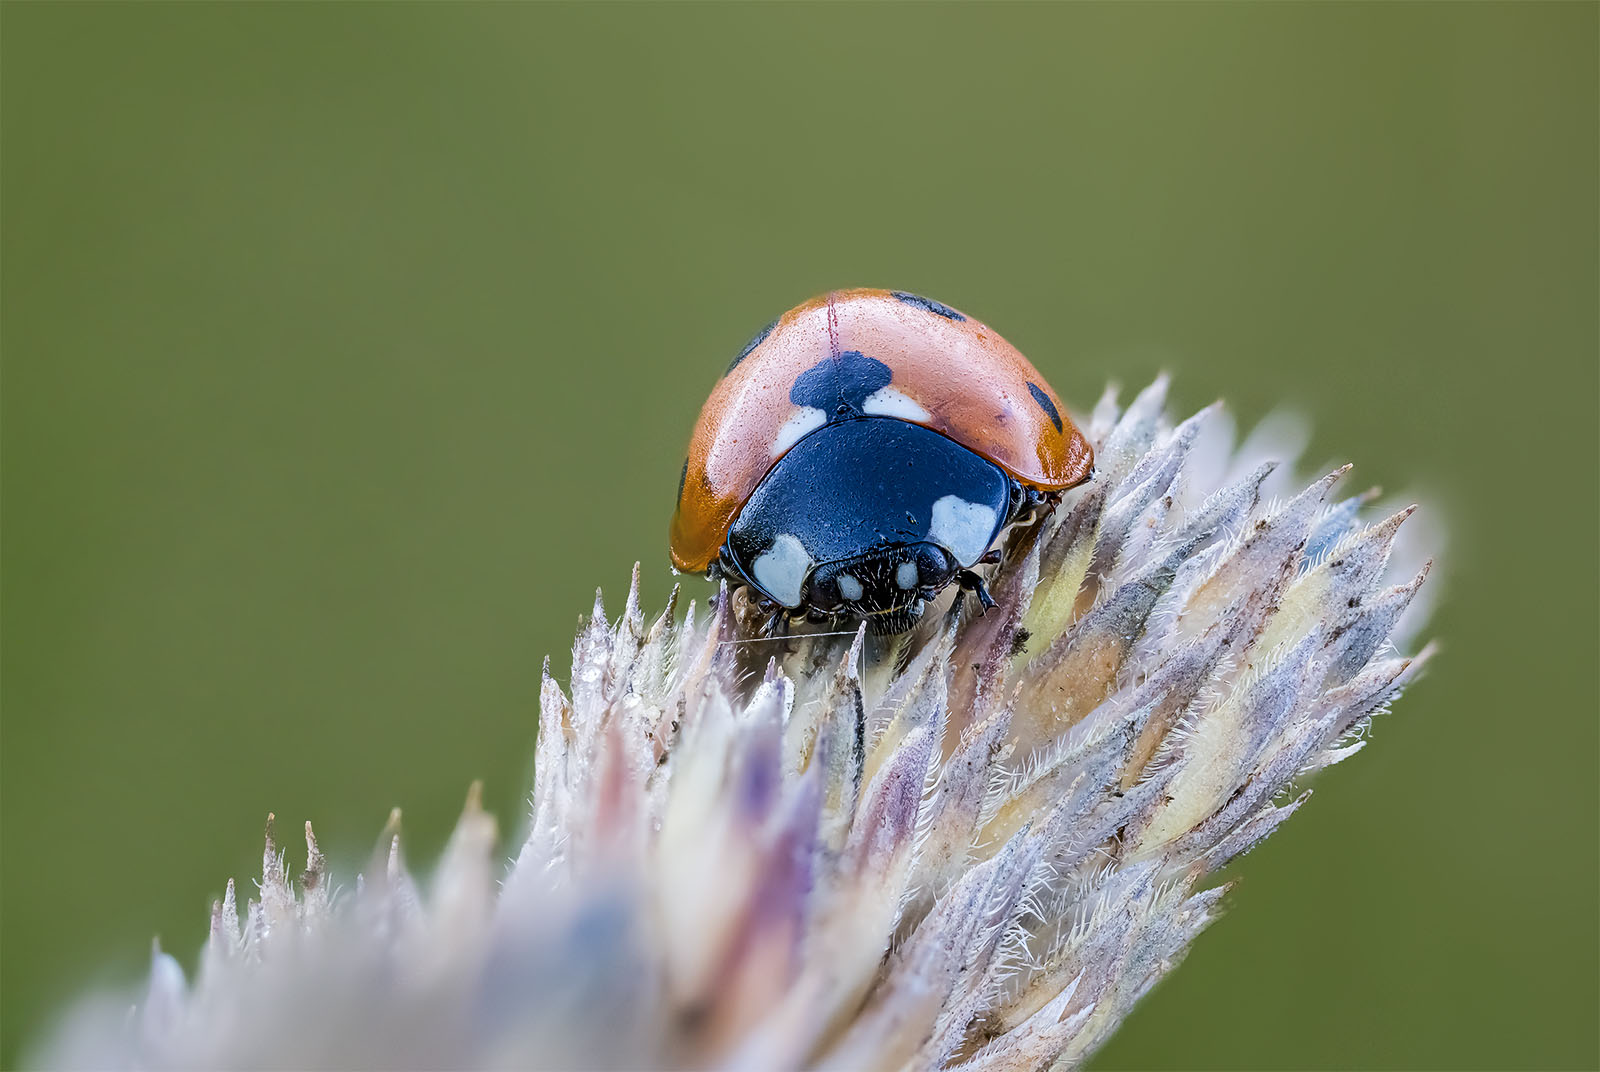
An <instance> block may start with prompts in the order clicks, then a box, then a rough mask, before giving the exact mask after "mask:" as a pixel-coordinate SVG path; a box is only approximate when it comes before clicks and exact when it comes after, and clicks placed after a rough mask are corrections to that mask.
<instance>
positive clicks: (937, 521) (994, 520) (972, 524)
mask: <svg viewBox="0 0 1600 1072" xmlns="http://www.w3.org/2000/svg"><path fill="white" fill-rule="evenodd" d="M999 520H1000V519H999V517H998V516H996V514H995V512H994V510H992V509H991V508H989V507H987V506H985V505H983V504H982V503H970V502H967V501H966V500H965V499H963V498H961V496H959V495H946V496H945V497H944V498H942V499H940V500H939V501H938V502H936V503H934V504H933V523H932V524H931V525H929V526H928V539H929V540H931V541H932V542H934V543H936V544H939V545H940V546H942V547H944V548H945V549H946V550H948V551H949V552H950V553H951V554H953V555H955V556H956V561H958V562H960V563H961V564H962V565H963V566H970V565H972V564H973V563H974V562H976V561H978V559H979V557H981V556H982V555H983V553H984V552H985V551H987V550H988V549H989V541H990V540H992V539H994V530H995V528H996V527H997V526H998V522H999Z"/></svg>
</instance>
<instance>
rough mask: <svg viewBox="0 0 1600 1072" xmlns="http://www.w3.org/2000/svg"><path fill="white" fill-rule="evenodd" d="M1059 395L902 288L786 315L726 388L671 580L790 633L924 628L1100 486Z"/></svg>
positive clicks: (719, 391) (677, 536)
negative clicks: (719, 581) (929, 613)
mask: <svg viewBox="0 0 1600 1072" xmlns="http://www.w3.org/2000/svg"><path fill="white" fill-rule="evenodd" d="M1093 468H1094V454H1093V451H1092V450H1091V449H1090V447H1089V443H1088V441H1087V440H1086V439H1084V437H1083V435H1082V434H1081V433H1080V432H1079V431H1078V429H1077V428H1076V427H1074V426H1073V424H1072V421H1071V420H1070V419H1069V418H1068V417H1067V415H1066V413H1065V412H1064V409H1063V407H1062V405H1061V400H1060V399H1059V398H1058V397H1057V396H1056V393H1055V392H1054V391H1052V390H1051V389H1050V385H1049V384H1047V383H1045V381H1044V377H1042V376H1040V375H1039V373H1038V371H1037V370H1036V369H1034V367H1033V365H1031V364H1029V362H1028V359H1027V358H1025V357H1023V356H1022V354H1021V353H1019V352H1018V351H1017V350H1016V349H1015V348H1014V347H1013V346H1011V344H1010V343H1008V342H1006V341H1005V340H1004V339H1002V338H1001V337H1000V336H999V335H998V334H997V333H996V332H995V331H994V330H993V329H992V328H990V327H989V326H988V325H986V324H983V323H981V322H980V321H977V320H974V319H972V318H971V317H968V316H966V315H965V314H963V313H960V312H957V311H956V310H955V309H952V308H951V307H950V306H948V305H944V304H942V303H940V302H936V301H932V300H930V299H928V298H922V297H918V296H917V295H915V294H907V293H905V292H903V291H897V290H868V289H856V290H838V291H833V292H831V293H828V294H824V295H822V296H821V297H818V298H813V299H812V300H811V301H808V302H806V303H805V304H804V305H800V306H797V307H795V308H793V309H791V310H789V311H788V312H787V313H784V314H783V315H782V316H780V317H779V318H778V319H777V320H774V321H773V322H772V323H771V324H768V325H767V326H766V327H765V328H763V329H762V330H761V331H760V332H759V333H757V335H756V337H755V338H753V339H751V340H750V342H749V343H748V344H747V345H746V346H745V348H744V349H743V350H741V351H740V352H739V356H738V357H736V358H734V359H733V364H731V365H729V366H728V371H727V374H726V375H724V376H723V377H722V379H721V380H720V381H719V382H718V383H717V385H716V387H715V388H713V389H712V392H711V397H710V398H709V399H707V401H706V404H705V407H704V409H702V410H701V412H700V419H699V421H698V422H697V423H696V425H695V429H694V436H693V439H692V440H691V441H690V444H689V456H688V459H687V460H686V461H685V462H684V466H683V477H682V480H681V482H680V484H679V488H678V505H677V510H676V512H675V513H674V515H673V518H672V540H671V552H672V564H673V565H674V566H675V567H676V568H677V569H679V570H681V571H684V572H691V573H708V574H710V575H711V576H712V577H713V578H714V579H715V578H719V577H720V578H725V579H727V580H728V581H729V582H730V583H731V584H733V585H734V586H736V587H737V586H740V585H748V586H750V588H752V589H753V590H754V591H755V592H756V593H757V598H758V602H759V603H760V605H761V607H762V608H763V609H765V610H767V611H769V612H770V614H771V617H770V618H769V619H768V622H767V628H768V631H769V632H774V633H776V632H781V631H783V629H785V628H786V626H787V624H788V623H789V622H790V621H791V620H794V619H800V618H804V619H807V620H810V621H813V622H828V621H834V622H838V621H860V620H865V621H866V622H867V623H868V626H869V628H870V629H871V630H872V631H873V632H874V633H879V634H892V633H899V632H903V631H905V630H907V629H909V628H911V627H912V626H913V625H914V624H915V623H916V622H917V620H918V619H919V618H920V617H921V615H922V613H923V611H924V610H925V609H926V606H927V603H928V601H930V600H932V599H933V598H934V597H935V596H936V595H937V594H938V593H939V592H940V590H942V589H944V588H945V587H947V586H948V585H949V584H950V583H951V582H955V583H956V584H958V585H960V587H961V588H962V590H964V591H970V592H972V593H973V594H975V595H976V597H977V598H978V600H979V603H980V607H981V608H983V609H987V608H988V607H991V606H993V605H994V600H993V599H992V598H991V597H990V595H989V592H988V589H987V588H986V587H985V585H984V581H983V578H982V577H980V576H979V575H978V574H977V573H975V572H974V571H973V567H974V566H976V565H979V564H980V563H994V562H998V561H999V560H1000V552H999V551H998V550H993V549H992V546H993V544H994V543H995V540H996V539H997V537H998V536H999V535H1000V533H1001V532H1002V531H1003V530H1004V529H1005V528H1006V527H1007V526H1008V525H1011V524H1012V523H1014V522H1022V521H1027V520H1029V519H1031V518H1032V517H1034V516H1035V515H1037V514H1038V513H1039V512H1040V511H1041V509H1043V508H1047V507H1050V506H1053V505H1054V503H1055V502H1056V501H1058V500H1059V498H1060V493H1061V492H1062V491H1063V490H1065V489H1067V488H1070V487H1072V486H1074V485H1076V484H1081V483H1082V482H1083V481H1085V480H1087V479H1088V478H1089V476H1090V473H1091V471H1092V470H1093Z"/></svg>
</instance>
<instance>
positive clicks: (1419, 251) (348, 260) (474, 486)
mask: <svg viewBox="0 0 1600 1072" xmlns="http://www.w3.org/2000/svg"><path fill="white" fill-rule="evenodd" d="M1597 13H1600V7H1597V6H1596V5H1595V4H1592V3H1582V4H1578V3H1573V4H1551V5H1543V6H1541V5H1509V4H1506V5H1502V4H1478V5H1472V6H1465V5H1448V4H1429V5H1406V6H1395V7H1388V6H1377V5H1354V4H1352V5H1341V6H1317V5H1285V6H1265V5H1241V6H1221V5H1198V6H1181V7H1179V6H1155V5H1150V6H1136V7H1109V6H1061V7H1050V6H1017V7H1001V6H984V7H957V6H879V7H847V6H806V7H766V6H762V7H732V6H715V7H691V6H674V7H634V6H592V7H559V6H510V5H488V4H485V5H481V6H451V7H445V6H427V5H406V6H399V5H396V6H367V5H348V6H315V5H248V6H244V5H241V6H221V5H199V4H186V5H177V6H163V5H155V4H140V5H118V6H97V5H89V4H78V5H65V6H46V5H31V4H18V3H8V4H6V5H5V6H4V8H3V16H0V17H3V20H4V23H3V62H0V71H3V86H0V90H3V92H0V99H3V132H4V147H3V149H4V151H3V191H0V194H3V213H4V219H3V235H4V288H3V311H0V312H3V319H0V322H3V337H0V343H3V347H4V394H3V400H4V412H3V434H4V443H3V447H4V503H3V508H4V521H5V529H4V621H3V629H4V666H3V683H4V694H3V704H4V711H3V717H4V722H3V751H0V755H3V763H4V770H3V780H0V784H3V823H4V828H3V876H0V878H3V885H0V895H3V900H0V909H3V935H0V940H3V966H0V984H3V994H0V1012H3V1022H4V1038H3V1049H0V1063H5V1064H8V1065H9V1064H13V1063H14V1062H15V1061H16V1060H17V1055H18V1053H19V1048H20V1047H21V1046H22V1044H23V1043H24V1041H25V1040H26V1039H27V1038H29V1037H32V1036H36V1035H37V1033H38V1031H39V1030H40V1028H41V1026H42V1025H43V1024H45V1023H46V1022H47V1021H48V1017H49V1016H50V1014H51V1012H52V1010H54V1009H56V1008H58V1007H59V1005H60V1003H61V1002H62V1001H63V999H64V998H65V997H66V996H68V995H69V994H71V993H72V992H74V991H76V990H78V989H80V988H82V987H84V986H85V985H87V984H89V983H91V982H95V981H101V980H107V979H127V978H132V977H134V976H135V975H137V974H138V972H139V971H140V970H141V968H142V965H143V963H144V959H145V957H146V955H147V951H148V946H149V941H150V938H151V936H152V935H153V934H159V935H160V936H161V938H162V940H163V942H164V943H165V944H166V946H167V947H168V948H170V949H172V950H174V951H176V952H178V953H179V954H180V956H181V957H182V958H183V959H184V960H185V961H186V962H189V963H192V960H193V957H194V954H195V952H196V950H197V949H198V946H199V944H200V942H201V940H202V937H203V935H204V933H205V928H206V909H207V905H208V902H209V899H210V898H211V897H213V896H215V895H216V894H217V893H218V892H219V891H220V889H221V885H222V882H223V880H224V879H225V878H226V877H227V876H229V875H230V874H231V875H236V876H239V878H240V879H241V880H243V879H245V878H247V877H248V876H252V875H255V874H257V870H256V869H257V868H258V867H259V865H260V850H259V842H258V840H257V839H258V836H259V831H260V828H261V824H262V819H263V817H264V816H265V814H266V812H267V811H268V810H269V809H270V810H275V811H276V812H277V813H278V814H279V815H280V816H281V817H283V818H284V819H285V820H287V821H290V828H291V829H293V826H294V825H295V824H297V823H298V821H299V820H301V819H304V818H312V819H314V820H315V821H316V823H317V827H318V830H319V831H320V833H321V835H322V837H323V840H324V844H325V845H326V846H328V847H329V848H330V849H331V850H332V852H333V853H334V855H335V856H336V857H338V858H340V859H342V860H344V861H346V862H347V863H348V862H350V861H353V860H355V859H357V858H358V857H359V856H360V855H362V854H364V853H365V852H366V850H367V849H368V847H369V846H370V845H371V844H372V841H373V839H374V837H375V835H376V834H377V832H378V829H379V827H380V826H381V824H382V822H383V820H384V817H385V815H386V813H387V811H388V809H389V808H390V806H391V805H396V804H399V805H403V806H404V807H405V809H406V823H407V826H408V829H409V831H410V833H411V837H412V842H411V844H412V850H413V855H414V858H415V859H418V860H427V859H429V858H430V857H431V856H432V854H433V853H434V852H435V851H436V849H437V848H438V846H439V845H440V844H441V842H442V839H443V837H444V835H445V834H446V832H447V831H448V829H449V827H450V825H451V823H452V821H453V820H454V817H455V815H456V812H457V809H458V808H459V805H460V802H461V799H462V796H463V794H464V792H465V789H466V786H467V784H468V782H470V781H471V780H472V779H474V778H482V779H485V781H486V783H487V796H488V799H489V801H490V802H491V804H492V806H493V807H494V808H495V810H496V811H497V812H498V813H499V814H500V815H501V816H502V817H503V818H504V820H505V823H506V825H508V826H513V827H514V826H516V825H517V823H518V821H519V819H520V816H521V815H522V811H523V803H522V797H523V793H524V791H525V788H526V783H527V778H528V775H529V758H530V756H531V750H532V737H533V732H534V724H535V723H534V719H535V710H536V698H537V692H538V682H539V663H540V659H541V657H542V656H543V655H544V654H545V653H547V652H549V653H553V654H554V656H555V663H556V665H557V667H558V669H562V670H563V672H564V664H565V662H566V658H567V656H566V654H565V652H566V651H567V649H568V645H569V644H570V638H571V631H572V628H573V626H574V624H575V623H576V621H577V619H578V616H579V614H580V613H581V612H583V611H585V610H586V609H587V608H588V606H589V603H590V600H591V599H592V596H593V590H594V587H595V586H596V585H597V584H604V585H606V586H607V588H608V590H610V591H612V592H613V593H614V594H615V596H616V597H617V598H620V596H621V593H622V589H623V586H624V584H625V582H626V579H627V574H628V570H629V568H630V567H631V565H632V564H633V562H634V561H635V560H636V559H640V560H643V562H644V566H645V572H644V594H645V598H646V601H647V602H648V603H649V604H652V605H659V604H660V601H661V600H662V599H663V598H664V597H665V596H666V593H667V590H668V587H669V585H670V583H671V580H670V578H669V576H668V573H667V569H666V563H665V526H666V521H667V515H668V512H669V510H670V508H671V503H672V499H673V494H674V489H675V487H676V484H677V476H678V466H679V463H680V461H681V458H682V448H683V445H684V443H685V442H686V440H687V436H688V433H689V429H690V426H691V424H692V422H693V420H694V417H695V414H696V412H697V410H698V407H699V404H700V402H701V400H702V398H703V396H704V393H705V392H706V391H707V390H708V389H709V387H710V385H711V383H712V382H713V380H714V379H715V378H716V376H717V375H718V374H719V372H720V371H721V369H722V368H723V366H724V365H725V364H726V363H727V361H728V359H729V357H730V356H731V355H732V354H733V353H734V352H736V351H737V349H738V348H739V346H740V344H741V343H742V342H743V341H744V340H745V339H746V338H747V337H748V336H749V335H750V334H751V333H752V332H753V331H754V330H755V329H756V328H757V327H759V326H760V325H761V324H763V323H765V322H766V321H767V320H768V319H770V318H771V317H772V316H773V315H774V314H776V313H777V312H779V311H781V310H782V309H785V308H787V307H788V306H790V305H793V304H795V303H796V302H798V301H800V300H801V299H803V298H806V297H808V296H809V295H811V294H813V293H815V292H817V291H820V290H823V289H826V288H829V287H832V286H841V285H855V284H867V285H874V286H892V287H899V288H905V289H909V290H914V291H918V292H922V293H926V294H929V295H932V296H935V297H937V298H940V299H942V300H944V301H947V302H951V303H953V304H955V305H958V306H960V307H961V308H964V309H966V310H968V311H970V312H972V313H973V314H975V315H977V316H980V317H981V318H983V319H985V320H987V321H989V322H990V323H992V324H994V325H996V326H997V327H998V328H999V329H1000V330H1001V331H1003V332H1004V333H1005V334H1006V335H1007V336H1008V337H1009V338H1010V339H1011V340H1012V341H1013V342H1014V343H1016V344H1017V345H1018V346H1019V347H1021V348H1022V349H1023V351H1024V352H1026V353H1028V354H1030V355H1031V356H1032V358H1033V359H1034V361H1035V362H1036V363H1037V364H1038V365H1039V367H1040V368H1041V369H1042V370H1044V372H1045V374H1046V375H1047V376H1048V377H1049V378H1050V380H1051V381H1052V382H1053V383H1054V384H1055V386H1056V387H1057V388H1058V389H1059V390H1060V391H1061V392H1062V394H1063V395H1065V396H1066V397H1068V398H1069V399H1072V400H1074V401H1075V404H1076V405H1078V406H1080V407H1087V406H1088V405H1090V404H1092V402H1093V400H1094V398H1095V396H1096V395H1097V394H1098V393H1099V390H1100V387H1101V385H1102V384H1103V382H1104V381H1106V380H1107V379H1108V378H1114V379H1118V380H1120V381H1122V382H1123V383H1124V384H1126V385H1129V386H1132V387H1137V386H1139V385H1142V384H1143V383H1144V382H1146V380H1147V379H1148V378H1149V377H1150V376H1151V375H1153V374H1154V373H1155V372H1156V371H1157V370H1158V369H1160V368H1170V369H1172V370H1173V371H1174V372H1175V374H1176V383H1175V393H1176V397H1177V400H1178V402H1179V403H1180V404H1181V405H1184V406H1191V407H1192V406H1197V405H1200V404H1203V403H1205V402H1208V401H1210V400H1211V399H1213V398H1215V397H1219V396H1220V397H1224V398H1226V399H1227V400H1228V402H1229V403H1230V405H1231V407H1232V408H1233V410H1234V412H1235V413H1236V414H1238V415H1239V416H1240V418H1241V420H1243V421H1244V422H1246V423H1248V422H1250V421H1253V420H1255V419H1258V418H1260V417H1261V416H1263V415H1264V414H1266V413H1267V412H1268V411H1269V410H1270V409H1271V408H1272V407H1274V406H1275V405H1277V404H1279V403H1282V402H1287V403H1290V404H1293V405H1295V406H1298V407H1299V408H1300V409H1301V410H1302V411H1304V412H1306V413H1307V414H1308V415H1309V416H1310V417H1311V418H1312V419H1313V421H1314V422H1315V428H1316V433H1315V439H1314V440H1313V442H1312V446H1311V449H1310V451H1309V457H1310V458H1311V459H1313V460H1318V461H1320V460H1322V459H1329V460H1345V459H1348V460H1351V461H1354V462H1355V463H1356V464H1357V467H1358V468H1357V479H1358V480H1359V481H1360V482H1363V483H1377V484H1382V485H1383V486H1385V487H1386V488H1389V489H1391V490H1394V491H1399V492H1406V493H1415V494H1418V495H1420V496H1422V497H1423V498H1424V500H1425V501H1426V502H1427V503H1428V504H1429V511H1430V516H1431V517H1432V518H1433V520H1434V521H1435V523H1436V525H1437V526H1438V527H1441V528H1445V529H1447V530H1448V533H1449V541H1450V543H1449V547H1448V551H1447V554H1446V556H1445V558H1444V560H1443V562H1442V566H1441V569H1440V570H1439V571H1438V572H1436V573H1435V575H1434V580H1433V581H1432V582H1431V583H1432V584H1433V585H1434V586H1435V590H1436V591H1437V592H1438V593H1439V594H1440V595H1441V597H1442V599H1441V602H1440V603H1439V604H1438V606H1437V608H1436V614H1435V616H1434V620H1433V625H1432V627H1431V629H1430V630H1429V631H1430V632H1431V633H1433V634H1434V635H1437V636H1439V637H1441V638H1443V640H1444V642H1445V644H1446V648H1445V652H1444V656H1443V657H1442V658H1441V659H1440V660H1439V661H1438V662H1437V663H1436V665H1435V669H1434V671H1433V673H1432V675H1431V676H1430V677H1429V678H1428V679H1426V680H1425V681H1424V682H1423V683H1422V684H1421V685H1419V686H1418V687H1417V688H1415V689H1414V690H1413V691H1412V693H1411V694H1410V695H1408V696H1407V697H1406V698H1405V700H1404V701H1403V703H1402V704H1401V705H1400V707H1399V712H1398V714H1397V715H1396V716H1395V717H1392V718H1388V719H1385V720H1384V721H1382V722H1381V723H1380V725H1379V727H1378V731H1377V734H1376V738H1377V744H1376V746H1375V747H1373V748H1371V749H1369V750H1368V751H1367V752H1366V753H1365V754H1363V755H1362V756H1361V757H1360V758H1359V760H1357V761H1355V762H1352V763H1350V764H1347V765H1345V766H1342V767H1340V768H1338V769H1337V770H1335V771H1333V772H1331V773H1330V774H1329V775H1327V776H1325V777H1323V778H1322V779H1321V780H1320V781H1319V783H1318V789H1319V792H1318V795H1317V799H1316V800H1315V802H1314V804H1313V805H1312V806H1311V807H1309V808H1308V809H1306V810H1305V811H1304V812H1302V814H1301V816H1300V817H1297V818H1296V820H1295V821H1294V823H1293V824H1291V826H1290V827H1289V828H1288V830H1287V831H1286V832H1285V833H1283V834H1282V835H1280V836H1279V837H1278V838H1275V839H1274V840H1273V841H1272V842H1271V843H1270V844H1269V845H1267V846H1266V847H1265V848H1264V849H1262V850H1261V851H1259V852H1257V853H1255V854H1253V855H1252V856H1250V857H1249V858H1248V859H1247V860H1246V861H1245V862H1244V864H1243V866H1242V867H1240V868H1239V871H1240V872H1241V873H1242V875H1243V876H1244V882H1243V884H1242V886H1241V887H1240V889H1239V890H1238V892H1237V893H1236V895H1235V896H1234V898H1233V902H1234V904H1233V911H1232V912H1230V913H1229V914H1228V915H1227V917H1226V918H1225V919H1224V920H1223V921H1222V922H1221V923H1219V924H1218V925H1217V926H1216V927H1215V929H1214V930H1213V931H1212V933H1211V934H1209V935H1208V936H1207V937H1206V938H1205V939H1203V940H1202V941H1201V942H1200V944H1199V947H1198V948H1197V949H1196V951H1195V952H1194V954H1193V955H1192V957H1191V958H1190V960H1189V962H1188V964H1187V965H1186V966H1185V967H1184V968H1183V969H1182V970H1181V971H1179V972H1178V973H1177V974H1176V975H1175V976H1174V977H1173V978H1172V979H1171V980H1170V981H1169V982H1168V983H1166V984H1164V985H1163V986H1162V987H1161V988H1160V989H1159V990H1158V991H1157V992H1156V993H1155V994H1154V995H1153V996H1152V997H1151V998H1150V999H1149V1000H1148V1001H1147V1002H1146V1004H1145V1005H1144V1006H1143V1008H1142V1009H1141V1011H1140V1012H1139V1013H1137V1014H1136V1016H1135V1017H1134V1019H1133V1021H1132V1022H1131V1023H1130V1024H1129V1025H1128V1026H1127V1028H1126V1030H1125V1031H1124V1032H1123V1033H1122V1035H1121V1036H1120V1037H1119V1038H1118V1039H1117V1040H1116V1041H1115V1042H1114V1044H1113V1045H1112V1046H1111V1047H1110V1048H1109V1049H1107V1050H1106V1051H1105V1052H1104V1054H1103V1055H1102V1056H1101V1057H1100V1058H1099V1061H1098V1064H1099V1066H1100V1067H1102V1068H1108V1069H1109V1068H1133V1067H1141V1068H1220V1067H1235V1066H1244V1067H1316V1066H1355V1067H1396V1066H1415V1067H1439V1068H1443V1067H1478V1068H1490V1067H1555V1066H1571V1067H1579V1066H1588V1067H1593V1066H1594V1065H1595V1064H1596V1063H1600V1053H1597V1042H1596V1032H1597V1026H1596V1015H1597V1013H1596V1010H1597V1006H1600V995H1597V972H1600V964H1597V945H1600V937H1597V932H1596V918H1597V893H1596V890H1597V884H1600V874H1597V866H1600V865H1597V843H1600V838H1597V829H1596V827H1597V813H1600V801H1597V749H1600V741H1597V727H1600V714H1597V710H1600V700H1597V690H1596V670H1595V659H1596V650H1597V630H1596V592H1597V579H1596V546H1597V500H1596V489H1597V480H1600V475H1597V466H1596V459H1597V408H1596V407H1597V395H1600V382H1597V363H1600V357H1597V347H1600V341H1597V315H1600V314H1597V289H1600V279H1597V257H1600V237H1597V212H1596V200H1597V154H1600V135H1597V125H1600V124H1597V103H1596V87H1597V78H1600V72H1597V58H1596V57H1597V38H1600V17H1597ZM1352 486H1355V485H1352ZM294 857H295V858H298V857H299V853H298V852H296V853H295V854H294Z"/></svg>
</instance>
